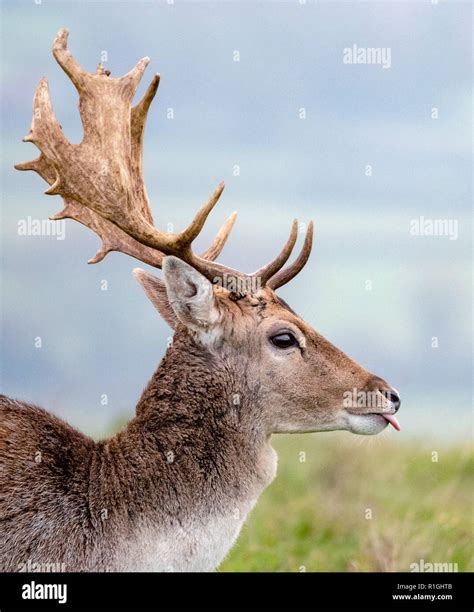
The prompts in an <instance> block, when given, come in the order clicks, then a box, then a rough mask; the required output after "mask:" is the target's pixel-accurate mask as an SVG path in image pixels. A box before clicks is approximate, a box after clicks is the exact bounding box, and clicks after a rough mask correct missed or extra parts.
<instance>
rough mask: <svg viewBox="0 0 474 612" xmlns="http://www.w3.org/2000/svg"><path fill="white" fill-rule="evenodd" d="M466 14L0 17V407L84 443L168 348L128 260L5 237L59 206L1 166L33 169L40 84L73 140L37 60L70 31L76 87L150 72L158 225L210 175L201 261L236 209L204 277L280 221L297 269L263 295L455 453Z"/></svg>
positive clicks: (263, 8)
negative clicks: (3, 402) (371, 56)
mask: <svg viewBox="0 0 474 612" xmlns="http://www.w3.org/2000/svg"><path fill="white" fill-rule="evenodd" d="M470 12H471V7H470V5H469V4H467V3H466V4H464V3H449V4H448V3H444V2H440V3H439V4H437V5H436V4H435V5H433V4H431V3H430V2H424V3H421V2H420V3H400V2H398V3H397V2H394V3H350V2H349V3H347V2H346V3H318V4H314V3H310V2H308V3H307V4H305V5H301V4H299V3H298V2H281V3H269V2H262V3H258V4H255V5H253V4H248V3H242V2H240V3H238V2H233V3H224V2H212V3H204V2H199V3H190V2H179V1H178V0H176V2H175V3H174V4H173V5H168V4H166V3H156V2H147V3H140V2H134V3H127V2H101V3H99V2H67V3H66V2H43V3H42V4H39V5H36V4H35V3H34V2H30V1H28V2H14V3H13V2H3V4H2V14H3V20H2V21H3V23H2V28H3V36H2V38H3V41H2V92H3V94H2V142H3V151H2V155H3V159H2V181H3V196H4V197H3V224H2V227H3V235H2V238H3V241H2V242H3V259H2V278H3V342H2V347H3V359H4V367H3V385H2V388H3V391H4V392H6V393H8V394H11V395H13V396H15V397H18V398H21V399H25V400H29V401H33V402H36V403H38V404H40V405H43V406H44V407H46V408H48V409H50V410H53V411H55V412H56V413H58V414H61V415H62V416H65V417H66V418H68V419H69V420H71V421H72V422H73V423H76V424H78V425H80V426H81V427H82V428H83V429H85V430H86V431H89V432H94V431H97V429H99V428H101V427H103V426H105V425H106V424H107V423H109V422H111V421H112V420H113V419H114V418H115V417H116V416H117V415H119V414H123V413H129V414H131V413H132V411H133V408H134V405H135V402H136V400H137V399H138V397H139V395H140V393H141V390H142V388H143V386H144V385H145V384H146V381H147V379H148V377H149V376H150V375H151V374H152V372H153V370H154V369H155V367H156V366H157V364H158V362H159V360H160V358H161V356H162V354H163V352H164V349H165V343H166V339H167V337H168V335H169V331H168V329H167V328H166V326H165V324H164V323H163V322H161V321H160V320H159V318H158V316H157V315H156V314H155V311H154V310H153V308H152V307H151V305H150V304H149V303H148V301H147V299H146V297H145V296H144V295H143V294H142V292H141V290H140V288H139V287H138V285H136V283H135V281H134V279H133V278H132V275H131V270H132V269H133V268H134V267H135V266H136V265H137V264H136V262H135V261H134V260H131V259H127V258H126V257H125V256H121V255H118V254H112V255H110V256H109V257H107V258H106V260H105V261H104V262H103V263H101V264H99V265H97V266H87V264H86V261H87V259H88V258H89V257H91V256H92V255H93V254H94V252H95V250H96V248H97V243H98V241H97V239H96V238H95V237H94V236H93V235H92V234H91V233H90V232H89V231H88V230H87V229H85V228H82V227H81V226H78V225H77V224H74V223H73V222H68V224H67V227H66V239H65V240H64V241H57V240H55V239H54V238H52V237H47V236H43V237H35V236H28V237H24V236H19V235H18V233H17V227H18V221H19V220H22V219H26V218H27V217H28V215H30V216H32V217H34V218H39V219H42V218H46V217H47V216H48V215H50V214H52V213H54V212H56V211H58V210H59V209H60V207H61V204H60V200H59V198H58V197H47V196H44V195H42V192H43V191H44V189H45V185H44V184H43V182H42V181H41V179H40V178H39V177H37V176H36V175H34V174H33V173H21V174H20V173H18V172H16V171H14V170H13V164H14V163H16V162H18V161H25V160H27V159H32V158H33V157H35V156H36V152H35V150H34V147H33V145H31V144H24V143H22V142H21V138H22V137H23V136H24V135H25V134H26V133H27V131H28V128H29V125H30V120H31V105H32V97H33V93H34V89H35V87H36V85H37V83H38V81H39V79H40V78H41V77H42V76H47V78H48V80H49V83H50V90H51V96H52V99H53V104H54V108H55V112H56V114H57V116H58V118H59V119H60V121H61V123H62V125H63V128H64V131H65V133H66V135H67V136H68V137H69V139H70V140H71V141H73V142H79V141H80V139H81V125H80V121H79V116H78V113H77V96H76V92H75V90H74V88H73V87H72V85H71V84H70V83H69V82H68V80H67V77H66V76H65V75H64V73H63V72H62V71H61V70H60V68H59V67H58V66H57V65H56V63H55V61H54V59H53V58H52V55H51V52H50V48H51V42H52V40H53V38H54V36H55V34H56V32H57V30H58V29H59V28H61V27H67V28H69V30H70V49H71V51H72V52H73V53H74V55H75V56H76V58H77V59H78V61H79V62H80V63H81V64H82V65H83V66H84V67H86V68H87V69H89V70H93V69H94V68H95V66H96V64H97V63H98V61H99V60H100V56H101V52H102V51H106V52H107V57H108V61H107V63H106V65H107V67H108V68H109V69H110V70H112V74H113V75H115V76H117V75H119V74H122V73H124V72H126V71H127V70H129V69H130V67H131V66H132V65H134V64H135V63H136V61H137V60H138V59H139V58H141V57H143V56H144V55H148V56H150V58H151V63H150V66H149V68H148V74H147V73H146V74H145V77H144V79H143V82H142V85H141V87H140V92H141V91H143V90H144V88H145V87H146V86H147V84H148V82H149V79H151V77H152V74H153V73H154V72H160V73H161V76H162V81H161V84H160V89H159V92H158V96H157V99H156V100H155V102H154V106H153V108H152V110H151V113H150V119H149V124H148V128H147V133H146V144H145V172H146V183H147V189H148V192H149V194H150V198H151V201H152V206H153V212H154V217H155V221H156V223H157V225H159V226H160V227H165V226H166V224H167V223H169V222H172V223H174V224H175V227H176V228H179V227H182V226H183V225H184V224H185V223H187V222H188V221H189V219H190V218H191V216H192V214H193V212H194V210H195V209H196V207H197V206H198V205H199V204H200V203H201V202H202V201H203V200H204V199H205V198H207V197H208V195H209V194H210V193H211V191H212V190H213V189H214V187H215V186H216V185H217V183H218V182H219V181H220V180H222V179H224V180H225V181H226V185H227V186H226V190H225V192H224V195H223V196H222V198H221V202H220V203H219V206H218V208H217V209H216V211H215V212H214V213H213V216H212V219H210V222H209V225H208V227H206V231H205V233H204V235H203V237H202V240H201V245H204V244H207V243H208V242H209V240H210V239H211V236H212V235H213V234H214V232H215V231H216V229H217V228H218V226H219V225H220V224H221V223H222V222H223V220H224V219H225V218H226V217H227V216H228V214H229V213H230V212H231V211H233V210H238V212H239V219H238V221H237V225H236V227H235V229H234V232H233V236H232V237H231V239H230V241H229V245H228V247H227V248H226V250H225V251H224V253H223V255H222V257H221V259H222V260H223V261H225V262H226V263H229V264H230V265H233V266H234V267H240V268H242V269H245V270H247V271H250V270H252V269H256V268H258V267H260V265H261V264H262V263H264V262H265V261H267V260H268V259H270V258H271V257H272V256H273V255H274V254H275V253H276V252H277V251H278V250H279V248H280V246H281V244H282V243H283V241H284V240H285V238H286V235H287V232H288V229H289V226H290V222H291V219H292V218H293V216H296V215H297V216H298V217H299V218H300V219H301V220H302V221H304V222H306V221H308V220H309V219H311V218H312V219H314V220H315V222H316V247H315V250H314V253H313V256H312V258H311V261H310V263H309V264H308V266H307V267H306V269H305V271H304V272H303V273H302V274H301V275H300V277H299V278H298V279H296V280H295V281H294V282H293V283H291V285H288V286H287V287H285V288H284V289H283V290H282V291H281V293H282V295H283V296H284V297H285V299H287V301H288V302H289V303H290V304H291V305H292V306H293V307H294V308H295V310H296V311H298V312H299V313H300V314H301V315H303V316H305V317H306V319H307V320H308V322H310V323H311V324H313V325H314V326H315V327H316V329H318V331H320V332H321V333H322V334H323V335H325V336H326V337H328V339H330V340H331V341H332V342H334V343H335V344H336V345H338V346H339V347H340V348H342V349H343V350H345V351H346V352H348V353H349V354H350V355H352V356H353V357H354V358H355V359H357V360H358V361H360V362H361V363H362V364H364V365H365V366H366V367H367V368H369V369H371V370H372V371H374V372H376V373H377V374H379V375H381V376H383V377H384V378H386V379H387V380H389V381H390V382H391V383H392V384H393V385H394V386H396V387H397V388H399V390H400V391H401V393H402V398H403V405H402V410H401V413H400V420H401V421H402V424H405V430H404V431H405V433H406V435H414V436H419V437H424V438H426V436H427V435H428V436H436V437H439V436H446V435H450V434H452V435H456V436H463V435H464V436H465V435H467V434H468V431H469V427H470V420H469V405H470V396H471V374H470V373H471V350H470V348H471V315H470V312H471V292H470V244H471V233H470V201H471V164H472V154H471V107H472V98H471V62H470V56H471V17H470ZM353 44H357V45H358V46H359V47H364V46H365V47H385V48H390V49H391V67H390V68H389V69H387V70H384V69H383V68H382V66H380V65H347V64H344V63H343V61H342V57H343V50H344V48H345V47H350V46H352V45H353ZM235 51H238V52H239V54H240V61H239V62H235V61H233V60H234V57H235V53H234V52H235ZM433 107H436V108H438V114H439V117H438V119H432V117H431V113H432V108H433ZM168 108H173V111H174V119H172V120H171V119H167V116H166V114H167V109H168ZM301 108H304V109H305V112H306V119H304V120H303V119H300V118H299V111H300V109H301ZM367 164H370V165H372V167H373V175H372V176H371V177H367V176H366V175H365V167H366V165H367ZM235 165H238V166H239V167H240V176H234V175H233V169H234V166H235ZM420 216H424V217H426V218H433V219H434V218H443V219H452V220H457V221H458V226H459V237H458V239H457V240H449V238H448V237H446V236H440V237H426V236H425V237H422V236H412V235H410V232H409V227H410V220H412V219H414V218H415V219H416V218H419V217H420ZM103 279H106V280H107V281H108V284H109V289H108V291H101V290H100V281H101V280H103ZM367 280H370V281H372V285H373V288H372V291H367V290H366V281H367ZM36 336H41V337H42V340H43V347H42V348H41V349H36V348H35V347H34V338H35V337H36ZM434 336H436V337H438V338H439V347H438V348H436V349H433V348H432V347H431V344H432V340H431V339H432V337H434ZM102 393H107V394H108V396H109V404H108V405H107V406H102V405H101V403H100V398H101V394H102Z"/></svg>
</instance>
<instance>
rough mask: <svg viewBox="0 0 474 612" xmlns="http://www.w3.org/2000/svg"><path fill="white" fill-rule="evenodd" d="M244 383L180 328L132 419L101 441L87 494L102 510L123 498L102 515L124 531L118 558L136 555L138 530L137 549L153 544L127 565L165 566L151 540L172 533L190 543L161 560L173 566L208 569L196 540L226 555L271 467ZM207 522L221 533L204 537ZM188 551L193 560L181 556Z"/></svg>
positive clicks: (264, 437)
mask: <svg viewBox="0 0 474 612" xmlns="http://www.w3.org/2000/svg"><path fill="white" fill-rule="evenodd" d="M245 385H246V382H245V380H243V379H242V376H241V375H240V374H239V376H236V373H235V371H233V370H229V369H228V368H227V367H226V363H225V361H221V360H220V359H217V358H216V357H214V356H213V354H212V352H211V351H209V350H207V349H203V348H202V346H199V345H197V344H196V343H195V342H194V341H193V338H192V336H191V335H190V333H189V332H188V331H186V330H179V331H178V332H177V333H176V335H175V338H174V342H173V346H172V347H171V348H170V349H169V350H168V352H167V354H166V356H165V357H164V359H163V361H162V362H161V364H160V367H159V368H158V370H157V371H156V372H155V374H154V375H153V377H152V379H151V381H150V382H149V384H148V386H147V388H146V389H145V391H144V393H143V395H142V397H141V399H140V401H139V403H138V405H137V415H136V417H135V419H133V420H132V421H131V422H130V423H129V424H128V426H127V428H126V430H125V431H123V432H121V433H119V434H117V435H116V436H115V437H114V438H112V439H110V440H108V441H106V442H104V443H101V444H100V445H99V447H98V449H97V453H96V456H95V457H94V460H93V462H92V469H91V482H93V483H96V484H97V485H99V486H100V487H101V489H102V490H101V491H97V492H96V493H94V494H93V495H90V499H95V500H97V503H98V504H99V506H101V507H102V508H103V507H109V505H111V504H114V502H115V503H117V500H120V508H117V510H118V516H117V517H116V518H117V520H116V521H113V520H112V521H110V522H108V523H107V525H108V527H110V528H112V526H113V525H114V523H115V525H114V528H115V529H117V528H118V529H119V531H121V532H122V533H123V535H124V538H123V539H124V542H125V544H124V546H123V548H124V551H120V552H119V554H118V557H120V556H121V555H122V554H125V556H126V557H127V558H128V559H130V555H131V556H132V557H133V552H132V553H130V547H132V548H133V543H134V542H136V541H137V533H141V534H142V535H141V536H140V537H138V540H139V541H140V549H143V548H144V547H145V548H147V547H148V548H150V551H149V553H147V559H144V558H143V557H144V556H146V555H142V553H141V552H140V551H135V552H136V556H137V559H135V560H134V561H129V560H128V561H127V565H126V566H124V567H123V569H145V570H146V569H165V568H163V564H162V563H160V562H159V560H156V561H157V564H154V562H153V560H152V559H151V557H153V555H162V556H163V554H164V556H168V557H169V556H170V555H169V554H168V553H163V551H162V549H163V546H161V545H160V544H156V545H155V544H153V542H151V540H153V539H158V540H159V541H160V540H163V538H166V537H169V536H170V534H173V533H174V534H175V537H176V538H178V541H177V542H176V541H175V542H174V545H175V546H179V537H180V536H181V538H182V539H184V540H186V542H187V544H186V546H185V547H184V549H185V550H182V551H180V552H179V559H178V560H177V559H175V558H173V559H172V560H171V561H170V560H169V559H167V560H166V564H165V565H166V567H170V568H172V569H175V568H176V564H178V568H176V569H213V568H212V567H210V565H212V563H213V561H212V560H208V562H207V565H206V563H204V564H202V563H201V562H200V559H199V557H200V555H202V554H205V555H206V556H209V555H211V556H212V554H211V553H212V551H200V550H199V547H206V546H208V547H214V548H215V549H216V550H218V551H219V553H218V554H219V556H220V557H222V556H223V555H225V553H226V552H227V550H228V548H230V546H231V545H232V543H233V540H234V539H235V537H236V535H237V534H238V531H239V529H240V526H241V525H242V523H243V520H244V519H245V517H246V515H247V513H248V512H249V511H250V509H251V508H252V506H253V505H254V503H255V502H256V500H257V498H258V496H259V495H260V493H261V492H262V490H263V489H264V488H265V487H266V486H267V485H268V484H269V483H270V482H271V480H272V479H273V477H274V475H275V467H276V465H275V455H274V452H273V449H271V447H270V444H269V440H268V438H269V436H268V434H267V433H266V432H265V431H264V430H263V427H262V426H260V425H259V423H260V421H259V419H258V402H255V395H254V394H250V393H249V390H248V389H246V388H245ZM250 398H252V405H249V404H248V402H249V399H250ZM122 472H123V475H122ZM130 472H132V474H133V477H132V478H131V479H130V476H129V474H130ZM99 474H100V476H101V477H100V478H99V477H98V476H99ZM94 476H95V477H94ZM144 492H146V495H144ZM98 510H99V508H96V512H98ZM211 526H212V530H213V531H219V530H220V531H221V532H222V533H221V534H219V533H215V534H214V535H215V537H216V538H217V540H218V541H208V540H209V538H208V536H207V535H205V536H203V533H204V532H207V530H208V529H210V528H211ZM203 539H204V540H206V541H202V540H203ZM226 539H227V540H230V541H229V542H228V543H227V544H226V542H224V540H226ZM146 540H148V542H146ZM189 541H191V542H189ZM224 549H225V550H224ZM186 555H188V556H192V557H193V559H188V560H186V559H183V556H184V557H186ZM171 556H173V555H171ZM219 561H220V559H219V560H216V563H218V562H219ZM130 564H131V565H133V567H130ZM150 564H151V565H150ZM114 566H115V562H114Z"/></svg>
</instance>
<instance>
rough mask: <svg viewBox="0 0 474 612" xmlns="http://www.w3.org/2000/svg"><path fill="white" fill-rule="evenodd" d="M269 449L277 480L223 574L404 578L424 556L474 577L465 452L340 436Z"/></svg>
mask: <svg viewBox="0 0 474 612" xmlns="http://www.w3.org/2000/svg"><path fill="white" fill-rule="evenodd" d="M273 445H274V447H275V449H276V450H277V452H278V455H279V462H278V476H277V477H276V479H275V480H274V481H273V483H272V484H271V485H270V487H268V489H267V490H266V491H265V492H264V493H263V495H262V496H261V497H260V499H259V501H258V503H257V505H256V507H255V509H254V510H253V512H252V514H251V515H250V517H249V519H248V520H247V523H246V524H245V526H244V528H243V529H242V532H241V534H240V537H239V539H238V540H237V543H236V544H235V546H234V548H233V549H232V551H231V552H230V554H229V555H228V557H227V559H226V560H225V561H224V563H223V564H222V565H221V567H220V571H226V572H232V571H234V572H235V571H237V572H238V571H252V572H256V571H293V572H298V571H308V572H318V571H343V572H345V571H410V564H411V563H413V562H419V561H420V559H424V561H425V563H428V562H432V563H457V564H458V570H459V571H473V570H474V563H473V558H472V535H473V517H472V508H473V504H472V502H473V493H472V492H473V489H474V488H473V484H474V483H473V467H474V457H473V454H472V451H471V450H470V448H469V447H468V446H467V445H459V446H450V447H445V446H443V445H440V444H434V445H433V446H432V447H431V446H424V445H421V444H416V443H414V442H412V443H407V442H405V443H404V442H401V441H399V440H397V439H396V438H395V439H391V438H390V439H389V438H388V436H386V437H377V438H366V437H363V436H360V437H359V436H358V437H356V436H351V435H349V434H345V433H340V432H339V433H331V434H327V433H323V434H312V435H298V436H296V435H294V436H274V438H273ZM433 452H437V453H438V461H437V462H435V461H433V460H432V453H433ZM301 453H304V454H305V455H302V454H301ZM303 459H305V460H304V461H303ZM370 515H371V518H369V517H370Z"/></svg>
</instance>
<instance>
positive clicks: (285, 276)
mask: <svg viewBox="0 0 474 612" xmlns="http://www.w3.org/2000/svg"><path fill="white" fill-rule="evenodd" d="M312 248H313V222H312V221H310V223H309V224H308V229H307V230H306V236H305V239H304V243H303V246H302V248H301V251H300V254H299V255H298V257H297V258H296V259H295V261H294V262H293V263H292V264H291V265H290V266H288V267H287V268H284V269H283V270H280V271H279V272H277V273H276V274H275V275H274V276H273V277H272V278H270V279H269V281H268V283H267V285H268V286H269V287H270V288H271V289H274V290H275V289H278V288H279V287H282V286H283V285H286V283H288V282H289V281H290V280H291V279H292V278H294V277H295V276H296V275H297V274H298V272H300V271H301V270H302V269H303V267H304V266H305V265H306V262H307V261H308V259H309V256H310V254H311V249H312Z"/></svg>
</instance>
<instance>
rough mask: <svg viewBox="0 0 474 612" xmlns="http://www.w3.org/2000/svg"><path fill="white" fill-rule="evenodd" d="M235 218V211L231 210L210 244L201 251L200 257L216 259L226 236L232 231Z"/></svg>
mask: <svg viewBox="0 0 474 612" xmlns="http://www.w3.org/2000/svg"><path fill="white" fill-rule="evenodd" d="M236 219H237V213H236V212H233V213H232V214H231V215H230V217H229V218H228V219H227V221H226V222H225V223H224V225H223V226H222V227H221V229H220V230H219V232H218V234H217V236H216V237H215V238H214V242H213V243H212V244H211V246H210V247H209V248H208V249H206V250H205V251H204V252H203V253H201V255H200V257H201V259H209V260H210V261H214V259H217V258H218V257H219V255H220V254H221V252H222V249H223V248H224V245H225V243H226V241H227V238H228V237H229V234H230V232H231V231H232V228H233V227H234V223H235V221H236Z"/></svg>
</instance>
